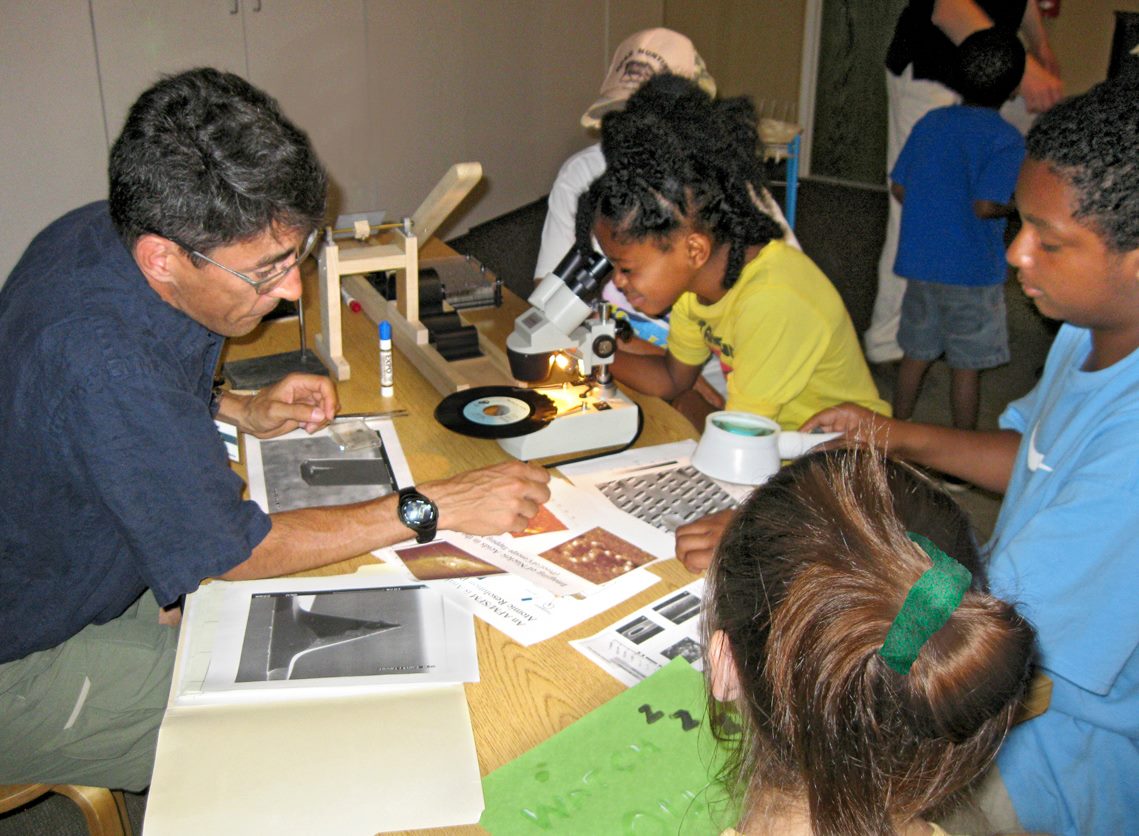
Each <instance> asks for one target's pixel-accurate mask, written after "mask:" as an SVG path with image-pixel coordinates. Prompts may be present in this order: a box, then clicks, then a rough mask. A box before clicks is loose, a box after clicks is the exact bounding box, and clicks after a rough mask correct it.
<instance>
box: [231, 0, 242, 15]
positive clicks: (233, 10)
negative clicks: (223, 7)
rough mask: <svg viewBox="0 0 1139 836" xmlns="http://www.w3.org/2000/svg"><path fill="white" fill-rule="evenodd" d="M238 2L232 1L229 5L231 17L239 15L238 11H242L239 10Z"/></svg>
mask: <svg viewBox="0 0 1139 836" xmlns="http://www.w3.org/2000/svg"><path fill="white" fill-rule="evenodd" d="M238 2H239V0H230V3H229V13H230V14H231V15H235V14H237V13H238V11H240V9H239V8H238V5H237V4H238Z"/></svg>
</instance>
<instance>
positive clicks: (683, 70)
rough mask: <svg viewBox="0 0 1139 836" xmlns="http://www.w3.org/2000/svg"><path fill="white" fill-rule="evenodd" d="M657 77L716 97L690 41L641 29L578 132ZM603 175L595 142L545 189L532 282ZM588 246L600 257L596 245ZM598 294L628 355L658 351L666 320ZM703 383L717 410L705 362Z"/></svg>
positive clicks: (561, 253)
mask: <svg viewBox="0 0 1139 836" xmlns="http://www.w3.org/2000/svg"><path fill="white" fill-rule="evenodd" d="M661 73H672V74H673V75H679V76H683V77H684V78H690V79H692V80H693V81H694V82H696V84H697V86H698V87H700V89H702V90H703V91H704V92H706V93H707V94H708V95H710V96H715V95H716V81H715V79H713V78H712V75H711V73H709V72H708V68H707V67H706V66H705V65H704V59H703V58H701V57H700V54H699V53H698V52H697V51H696V47H695V46H694V45H693V44H692V41H691V40H690V39H689V38H687V37H686V36H684V35H682V34H680V33H679V32H674V31H672V30H671V29H663V28H657V29H645V30H643V31H641V32H637V33H635V34H633V35H630V36H629V37H628V38H626V39H625V40H623V41H622V42H621V43H620V45H619V46H618V47H617V49H616V51H615V52H614V53H613V60H612V62H610V64H609V72H608V73H606V75H605V80H604V81H603V82H602V84H601V91H600V94H599V95H598V98H597V100H596V101H595V102H593V104H591V105H590V106H589V108H588V109H586V111H585V113H584V114H582V117H581V124H582V127H584V128H587V129H589V130H591V131H597V130H598V129H599V128H600V127H601V118H602V117H603V116H604V115H605V114H606V113H609V112H610V111H613V110H620V109H622V108H624V106H625V102H626V101H628V99H629V97H630V96H631V95H633V93H635V92H636V91H637V90H638V89H640V87H641V85H642V84H644V83H645V82H646V81H648V80H649V79H650V78H652V77H653V76H654V75H659V74H661ZM604 171H605V157H604V156H603V155H602V153H601V144H600V143H599V142H598V143H594V144H593V145H590V146H589V147H587V148H584V149H582V150H581V151H578V152H577V153H576V154H574V155H573V156H571V157H570V158H569V159H567V160H566V161H565V162H564V163H563V164H562V167H561V169H560V170H559V171H558V176H557V179H556V180H554V185H553V187H552V188H551V189H550V196H549V200H548V207H549V208H548V209H547V212H546V222H545V224H544V225H543V227H542V244H541V249H540V250H539V252H538V261H537V263H536V265H535V267H534V280H535V281H541V280H542V279H543V278H545V277H546V276H547V275H548V274H549V273H551V272H552V271H553V270H554V268H555V267H557V265H558V262H559V261H561V260H562V258H564V257H565V255H566V253H567V252H569V250H570V248H571V247H572V246H573V245H574V217H575V215H576V214H577V201H578V198H579V197H580V196H581V194H582V193H583V192H584V191H585V190H586V189H588V188H589V184H590V183H592V182H593V181H594V180H595V179H597V178H598V177H600V176H601V174H602V173H603V172H604ZM760 200H761V201H762V204H763V206H762V208H763V210H764V211H765V212H767V214H769V215H770V216H771V217H772V218H774V219H775V221H776V222H777V223H778V224H779V225H780V226H781V227H783V229H784V233H785V236H784V240H785V241H786V242H787V243H789V244H791V245H792V246H794V247H796V248H798V246H799V242H798V241H797V240H795V236H794V233H792V232H791V230H790V228H789V227H788V225H787V221H786V219H785V218H784V217H783V212H782V211H781V210H780V209H779V204H777V203H776V202H775V200H774V199H773V198H772V197H771V195H770V194H769V193H768V192H767V191H766V190H765V191H764V192H763V194H762V195H760ZM593 246H594V249H595V250H597V251H598V252H600V249H599V248H598V246H597V243H596V241H595V242H594V244H593ZM602 295H603V297H604V298H605V299H606V300H607V301H609V302H611V303H613V304H614V305H615V306H616V307H618V308H619V309H621V310H622V311H624V312H625V313H626V315H627V316H628V319H629V322H630V323H631V324H632V325H633V329H634V332H635V333H636V335H637V337H638V338H640V339H639V340H635V341H633V343H634V344H635V345H634V346H632V350H634V351H635V350H642V351H652V352H656V353H660V352H661V351H663V348H664V346H665V344H666V340H667V338H668V320H667V318H654V317H647V316H645V315H644V314H642V313H639V312H637V311H635V310H634V308H633V306H632V305H630V304H629V303H628V301H627V300H626V299H625V297H624V296H623V295H622V294H621V291H619V290H617V288H616V287H614V286H613V284H612V283H611V282H610V283H609V284H607V285H606V286H605V289H604V291H603V293H602ZM702 380H703V381H704V382H706V383H707V384H708V385H700V386H698V387H697V391H699V392H700V394H701V395H703V397H704V400H706V401H707V402H708V404H709V405H710V406H711V407H713V408H716V409H720V408H722V407H723V405H724V396H725V392H726V386H727V384H726V383H725V381H724V375H723V372H722V371H721V369H720V368H719V366H718V365H717V364H716V363H714V362H710V363H709V364H708V367H707V368H705V370H704V376H703V378H702ZM698 408H699V409H700V411H701V412H702V411H703V408H704V405H703V404H698ZM681 411H683V412H685V414H686V415H688V416H689V417H690V418H691V419H692V420H693V421H694V423H698V425H699V426H703V420H702V415H701V414H699V412H696V413H690V410H688V409H682V410H681Z"/></svg>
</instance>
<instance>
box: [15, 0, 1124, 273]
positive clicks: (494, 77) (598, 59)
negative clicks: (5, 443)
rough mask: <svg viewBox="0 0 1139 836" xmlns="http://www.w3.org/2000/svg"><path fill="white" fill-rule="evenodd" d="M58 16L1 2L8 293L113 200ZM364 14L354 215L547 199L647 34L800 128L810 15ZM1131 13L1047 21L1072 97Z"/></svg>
mask: <svg viewBox="0 0 1139 836" xmlns="http://www.w3.org/2000/svg"><path fill="white" fill-rule="evenodd" d="M272 1H273V0H264V2H266V3H268V2H272ZM59 2H60V3H61V5H55V6H53V7H51V8H52V12H53V14H52V17H53V18H58V21H57V22H53V23H51V26H50V28H51V37H48V38H45V37H40V36H39V35H37V34H36V32H35V31H33V30H34V28H35V27H34V26H32V24H33V22H35V23H36V25H38V26H39V27H40V28H41V29H42V28H43V26H44V25H45V24H44V23H43V21H42V20H41V19H40V17H41V16H40V13H39V11H38V10H37V7H35V6H30V5H27V4H25V3H24V2H22V0H0V9H3V10H4V12H5V18H6V22H7V24H8V25H7V26H5V27H4V29H3V37H2V38H0V41H2V42H3V43H4V44H5V45H6V48H5V49H3V50H0V74H2V76H3V77H4V78H5V79H7V80H8V82H10V84H9V86H11V87H12V88H13V90H12V91H10V92H12V93H13V95H11V96H5V99H4V107H3V109H2V112H3V115H4V119H3V121H4V125H3V128H2V131H3V133H4V136H5V137H6V141H5V143H4V146H5V151H6V156H5V159H4V161H3V162H0V186H3V189H4V194H5V208H4V211H3V213H2V217H3V221H4V223H3V225H2V227H3V228H2V230H0V281H2V279H3V278H4V277H6V276H7V273H8V270H9V269H10V268H11V266H12V265H13V264H14V263H15V260H16V258H17V256H18V254H19V252H20V250H22V248H23V246H24V245H26V243H27V241H28V240H30V238H31V236H32V235H33V234H34V233H35V232H36V231H37V230H38V229H39V228H40V226H42V224H43V223H45V222H46V221H47V220H50V219H51V218H52V217H54V216H55V215H57V214H60V213H62V212H63V211H66V210H67V209H69V208H71V207H72V206H74V205H76V204H77V203H79V202H82V201H83V200H87V199H94V198H96V197H99V196H101V195H102V193H103V189H104V188H105V187H104V186H103V185H102V184H103V182H104V174H103V170H102V169H103V167H104V166H105V160H106V152H107V149H106V147H101V146H100V143H105V139H94V140H93V139H92V138H91V137H92V135H93V134H97V133H99V132H100V129H101V127H102V126H101V125H100V124H99V122H100V121H101V120H100V118H99V113H100V112H101V108H102V104H101V102H100V100H99V90H98V86H97V85H98V83H99V82H98V80H97V77H96V75H95V69H94V60H95V58H94V49H95V44H94V41H93V39H92V37H91V34H90V29H89V21H88V3H87V2H86V0H67V5H62V0H59ZM360 2H361V3H363V8H364V11H365V18H366V29H367V33H366V34H367V50H368V68H369V69H368V101H362V102H361V103H360V106H361V107H362V108H368V109H369V111H370V113H371V114H372V117H371V118H372V119H373V120H374V124H373V125H372V131H371V132H370V133H371V134H372V136H373V137H375V139H374V140H373V142H374V145H375V147H374V149H373V156H372V158H371V165H372V166H373V170H374V171H375V173H376V175H375V176H376V184H375V194H376V201H377V203H378V206H369V207H351V208H381V207H382V208H385V209H388V210H389V211H391V212H394V213H397V214H398V213H408V212H411V211H412V210H414V209H415V207H416V206H417V205H418V203H419V201H420V200H422V198H423V197H424V196H426V194H427V192H428V191H429V190H430V188H431V187H432V186H433V185H434V183H435V182H436V181H437V179H438V178H439V177H440V176H441V175H442V173H443V172H444V171H445V170H446V169H447V167H448V166H449V165H451V164H452V163H454V162H457V161H460V160H477V161H479V162H481V163H482V164H483V167H484V172H485V174H486V181H485V183H484V184H482V186H481V187H480V188H479V190H478V191H477V192H476V194H475V195H473V196H472V198H471V199H470V200H468V202H467V203H466V204H465V205H464V206H463V207H461V208H460V210H459V211H458V212H457V213H456V215H455V217H454V218H453V219H452V220H451V222H450V223H449V224H448V225H447V226H446V227H444V229H443V232H444V234H457V233H459V232H462V231H464V230H465V229H466V228H468V227H469V226H471V225H473V224H477V223H480V222H482V221H485V220H488V219H490V218H493V217H496V216H498V215H501V214H503V213H505V212H508V211H510V210H512V209H514V208H517V207H519V206H521V205H523V204H525V203H528V202H530V201H532V200H535V199H537V198H539V197H541V196H542V195H543V194H545V193H546V192H547V191H548V189H549V185H550V183H551V182H552V181H553V178H554V175H555V174H556V172H557V169H558V166H559V165H560V163H561V162H562V160H564V159H565V158H566V157H567V156H568V155H569V154H570V153H572V152H573V151H575V150H577V149H578V148H581V147H583V146H584V145H585V144H587V143H588V142H590V141H591V137H589V136H588V135H587V134H586V132H585V131H584V130H583V129H582V128H581V127H580V125H579V124H578V118H579V116H580V114H581V112H582V111H583V110H584V109H585V107H586V106H588V104H589V103H590V102H591V101H592V99H593V97H594V96H595V95H596V93H597V88H598V86H599V84H600V81H601V79H602V77H603V75H604V73H605V69H606V67H607V65H608V62H609V59H610V57H611V55H612V52H613V50H614V49H615V47H616V45H617V43H619V42H620V41H621V40H622V39H623V38H625V37H626V36H627V35H628V34H630V33H631V32H633V31H635V30H637V29H641V28H646V27H650V26H659V25H666V26H670V27H671V28H674V29H677V30H679V31H682V32H685V33H686V34H688V35H689V36H690V37H691V38H692V39H693V41H694V42H695V44H696V46H697V49H698V50H700V52H701V54H702V55H703V56H704V58H705V60H706V62H707V63H708V66H709V68H710V69H711V71H712V73H713V75H714V76H715V78H716V80H717V82H718V84H719V86H720V89H721V90H722V92H723V93H725V94H727V95H737V94H748V95H751V96H753V97H755V98H756V99H757V100H758V103H759V105H760V108H761V111H763V112H766V113H769V114H771V115H775V116H779V117H782V118H795V114H794V113H793V112H792V113H788V112H787V109H788V108H791V109H793V108H794V106H795V104H796V102H797V100H798V96H799V77H800V55H801V52H802V41H803V17H804V10H805V6H806V0H360ZM1114 9H1122V10H1128V11H1139V0H1069V2H1066V3H1064V4H1063V11H1062V13H1061V15H1060V17H1059V18H1058V19H1057V20H1054V21H1049V22H1048V29H1049V32H1050V36H1051V38H1052V41H1053V43H1054V45H1055V49H1056V52H1057V53H1058V57H1059V60H1060V62H1061V64H1062V66H1063V71H1064V79H1065V83H1066V86H1067V89H1068V91H1069V92H1080V91H1082V90H1085V89H1087V87H1088V86H1090V85H1091V84H1093V83H1094V82H1095V81H1098V80H1099V79H1101V78H1103V76H1104V74H1105V73H1106V69H1107V62H1108V57H1109V51H1110V42H1111V33H1112V28H1113V24H1114V20H1113V15H1112V11H1113V10H1114ZM24 24H27V25H28V26H29V27H31V29H30V30H29V31H24V28H25V27H24ZM63 26H69V27H70V29H68V30H67V31H68V32H69V33H70V34H69V36H68V37H66V38H65V37H63V34H64V30H63V29H62V28H61V27H63ZM71 30H74V31H71ZM53 50H55V52H53ZM57 52H62V54H56V53H57ZM283 60H287V56H286V57H285V58H284V59H283ZM312 83H313V84H317V85H319V84H328V83H335V81H334V80H330V79H325V78H314V79H313V81H312ZM17 94H18V96H17ZM76 97H79V99H78V100H76ZM68 102H70V103H69V104H68ZM59 103H64V104H63V106H53V104H54V105H58V104H59ZM328 118H329V119H336V118H337V115H336V113H335V112H330V113H329V114H328ZM69 119H71V120H75V121H76V124H75V125H71V126H69V124H68V121H67V120H69ZM80 120H82V125H80V124H78V123H79V121H80ZM365 141H367V140H365Z"/></svg>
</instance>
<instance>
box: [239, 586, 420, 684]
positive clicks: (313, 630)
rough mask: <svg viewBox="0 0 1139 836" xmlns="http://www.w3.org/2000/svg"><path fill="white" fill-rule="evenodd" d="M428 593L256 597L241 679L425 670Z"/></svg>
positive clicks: (399, 590)
mask: <svg viewBox="0 0 1139 836" xmlns="http://www.w3.org/2000/svg"><path fill="white" fill-rule="evenodd" d="M424 589H425V587H415V586H399V587H390V588H381V589H346V590H334V591H329V592H315V593H303V594H302V593H295V592H293V593H265V594H261V595H255V596H253V597H252V598H251V599H250V602H249V620H248V621H247V622H246V627H245V640H244V642H243V643H242V647H241V660H240V662H239V663H238V669H237V679H236V681H237V682H266V681H270V680H279V679H286V680H295V679H319V678H326V677H337V676H385V675H392V674H408V673H424V672H427V671H429V670H430V669H431V667H432V663H431V661H430V659H429V658H428V648H427V645H426V641H425V636H424V619H425V617H427V616H428V613H425V612H424V609H423V595H422V594H421V593H422V591H423V590H424Z"/></svg>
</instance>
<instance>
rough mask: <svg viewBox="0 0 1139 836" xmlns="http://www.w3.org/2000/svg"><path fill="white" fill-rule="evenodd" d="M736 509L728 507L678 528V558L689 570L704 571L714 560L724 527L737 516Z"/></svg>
mask: <svg viewBox="0 0 1139 836" xmlns="http://www.w3.org/2000/svg"><path fill="white" fill-rule="evenodd" d="M735 513H736V512H735V510H734V509H731V508H728V509H726V510H724V511H717V512H716V513H715V514H709V515H708V516H706V517H702V518H700V519H698V520H696V521H694V522H690V523H688V524H687V525H682V526H680V528H678V529H676V559H677V560H679V561H680V562H681V563H682V564H683V565H684V568H685V569H687V570H688V571H689V572H702V571H704V570H705V569H707V568H708V564H710V563H711V562H712V555H714V554H715V553H716V547H717V546H718V545H720V538H721V537H722V536H723V534H724V529H726V528H727V527H728V523H730V522H731V521H732V518H733V517H734V516H735Z"/></svg>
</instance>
